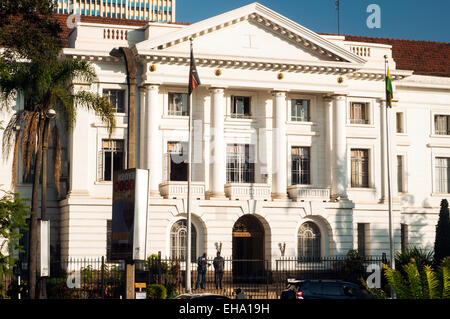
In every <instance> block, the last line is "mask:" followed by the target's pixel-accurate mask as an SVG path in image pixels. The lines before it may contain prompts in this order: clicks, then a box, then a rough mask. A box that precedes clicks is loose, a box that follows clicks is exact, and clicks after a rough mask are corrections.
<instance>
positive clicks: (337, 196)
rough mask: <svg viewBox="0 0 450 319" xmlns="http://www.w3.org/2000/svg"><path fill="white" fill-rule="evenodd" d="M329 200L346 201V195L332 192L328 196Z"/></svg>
mask: <svg viewBox="0 0 450 319" xmlns="http://www.w3.org/2000/svg"><path fill="white" fill-rule="evenodd" d="M330 201H331V202H340V201H348V195H340V194H333V195H331V196H330Z"/></svg>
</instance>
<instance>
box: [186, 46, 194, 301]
mask: <svg viewBox="0 0 450 319" xmlns="http://www.w3.org/2000/svg"><path fill="white" fill-rule="evenodd" d="M189 40H190V41H191V51H190V52H192V47H193V41H194V39H192V38H190V39H189ZM191 58H192V56H191ZM189 93H190V94H189V98H188V111H189V137H188V153H189V162H188V191H187V207H186V213H187V217H186V219H187V220H186V226H187V234H186V237H187V238H186V243H187V247H186V292H187V293H190V292H191V260H192V251H191V247H192V242H191V179H192V145H191V144H192V92H189Z"/></svg>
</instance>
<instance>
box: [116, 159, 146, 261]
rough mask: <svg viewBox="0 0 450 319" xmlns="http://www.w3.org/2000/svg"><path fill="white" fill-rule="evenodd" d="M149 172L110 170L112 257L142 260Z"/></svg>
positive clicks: (144, 245) (144, 250) (144, 257)
mask: <svg viewBox="0 0 450 319" xmlns="http://www.w3.org/2000/svg"><path fill="white" fill-rule="evenodd" d="M148 183H149V171H148V170H142V169H135V168H134V169H128V170H123V171H117V172H114V178H113V207H112V210H113V211H112V231H111V236H112V238H111V259H112V260H126V261H132V260H145V259H146V258H147V256H146V241H147V208H148V188H149V185H148Z"/></svg>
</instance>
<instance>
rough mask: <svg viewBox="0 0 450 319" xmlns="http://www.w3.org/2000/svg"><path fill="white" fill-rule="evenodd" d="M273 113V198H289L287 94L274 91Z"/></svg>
mask: <svg viewBox="0 0 450 319" xmlns="http://www.w3.org/2000/svg"><path fill="white" fill-rule="evenodd" d="M272 96H273V111H272V114H273V115H272V117H273V120H272V128H273V131H272V198H273V199H283V198H287V136H286V120H287V118H286V114H287V103H286V92H279V91H274V92H273V93H272Z"/></svg>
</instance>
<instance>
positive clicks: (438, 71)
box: [55, 14, 450, 77]
mask: <svg viewBox="0 0 450 319" xmlns="http://www.w3.org/2000/svg"><path fill="white" fill-rule="evenodd" d="M55 17H56V19H57V20H59V21H60V23H61V27H62V29H63V33H62V38H63V39H62V40H63V41H64V43H65V45H66V46H67V45H68V38H69V34H70V29H69V27H68V26H67V19H68V18H69V15H67V14H55ZM81 22H89V23H99V24H116V25H130V26H145V25H146V24H147V23H148V21H142V20H129V19H116V18H103V17H92V16H81ZM168 24H177V25H189V23H177V22H168ZM345 40H347V41H355V42H368V43H381V44H388V45H392V55H393V58H394V60H395V61H396V63H397V69H401V70H413V71H414V74H419V75H432V76H444V77H450V43H448V42H433V41H416V40H402V39H389V38H374V37H362V36H355V35H345Z"/></svg>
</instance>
